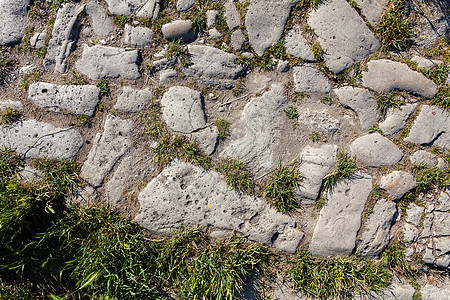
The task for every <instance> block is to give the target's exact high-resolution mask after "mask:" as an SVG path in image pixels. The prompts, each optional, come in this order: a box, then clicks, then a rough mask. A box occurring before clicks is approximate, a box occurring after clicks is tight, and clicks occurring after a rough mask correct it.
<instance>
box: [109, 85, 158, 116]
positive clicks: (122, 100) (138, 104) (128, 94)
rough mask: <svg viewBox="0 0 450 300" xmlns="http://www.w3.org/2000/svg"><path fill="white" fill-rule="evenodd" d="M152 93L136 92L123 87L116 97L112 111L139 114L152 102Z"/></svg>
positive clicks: (146, 91)
mask: <svg viewBox="0 0 450 300" xmlns="http://www.w3.org/2000/svg"><path fill="white" fill-rule="evenodd" d="M152 96H153V93H152V92H151V91H150V90H149V89H148V88H146V89H143V90H136V89H134V88H132V87H129V86H125V87H124V88H123V89H122V92H121V93H120V94H119V96H118V97H117V102H116V104H115V105H114V106H113V108H114V109H117V110H120V111H125V112H130V113H136V112H140V111H141V110H142V109H143V108H144V106H145V105H146V104H147V103H149V102H150V101H151V100H152Z"/></svg>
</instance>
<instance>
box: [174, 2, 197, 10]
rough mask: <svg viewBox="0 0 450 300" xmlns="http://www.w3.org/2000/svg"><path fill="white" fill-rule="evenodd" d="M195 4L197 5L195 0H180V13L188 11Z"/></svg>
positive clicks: (178, 8)
mask: <svg viewBox="0 0 450 300" xmlns="http://www.w3.org/2000/svg"><path fill="white" fill-rule="evenodd" d="M194 4H195V0H178V1H177V10H178V11H187V10H189V9H190V8H191V7H192V5H194Z"/></svg>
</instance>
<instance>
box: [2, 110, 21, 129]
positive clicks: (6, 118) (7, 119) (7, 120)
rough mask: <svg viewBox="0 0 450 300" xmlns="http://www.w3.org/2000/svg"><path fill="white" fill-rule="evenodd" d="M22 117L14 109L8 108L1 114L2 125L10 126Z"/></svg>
mask: <svg viewBox="0 0 450 300" xmlns="http://www.w3.org/2000/svg"><path fill="white" fill-rule="evenodd" d="M19 117H20V112H19V111H18V110H17V109H15V108H12V107H7V108H5V109H4V110H2V111H1V113H0V125H2V127H3V126H8V125H11V124H12V123H14V122H15V121H17V120H18V119H19Z"/></svg>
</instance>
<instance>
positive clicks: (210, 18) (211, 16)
mask: <svg viewBox="0 0 450 300" xmlns="http://www.w3.org/2000/svg"><path fill="white" fill-rule="evenodd" d="M218 14H219V11H218V10H213V9H210V10H208V11H206V26H208V27H211V26H213V25H214V23H216V18H217V15H218Z"/></svg>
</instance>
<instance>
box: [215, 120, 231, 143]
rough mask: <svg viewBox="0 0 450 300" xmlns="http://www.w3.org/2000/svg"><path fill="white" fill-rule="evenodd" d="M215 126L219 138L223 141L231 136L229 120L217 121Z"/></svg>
mask: <svg viewBox="0 0 450 300" xmlns="http://www.w3.org/2000/svg"><path fill="white" fill-rule="evenodd" d="M214 126H216V127H217V131H218V134H217V138H218V139H219V142H220V141H223V140H224V139H225V138H226V137H227V136H228V135H229V134H230V122H228V121H227V120H217V121H215V122H214Z"/></svg>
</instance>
